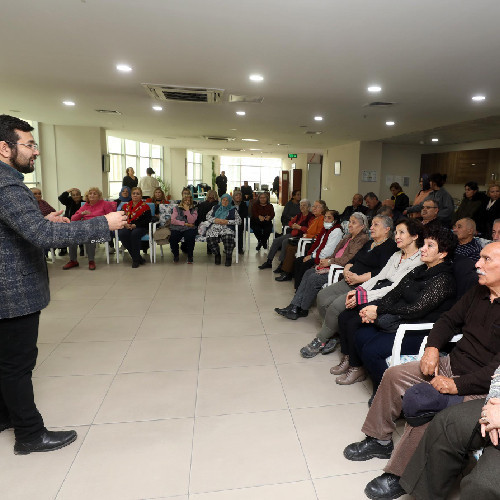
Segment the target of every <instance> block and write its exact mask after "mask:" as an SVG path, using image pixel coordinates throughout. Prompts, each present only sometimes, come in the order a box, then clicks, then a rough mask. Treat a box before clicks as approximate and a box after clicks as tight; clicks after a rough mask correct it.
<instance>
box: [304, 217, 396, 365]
mask: <svg viewBox="0 0 500 500" xmlns="http://www.w3.org/2000/svg"><path fill="white" fill-rule="evenodd" d="M349 224H350V225H351V224H353V225H354V227H353V228H352V229H350V231H351V230H354V231H360V232H365V233H366V232H367V231H368V220H367V218H366V215H364V214H362V213H360V212H355V213H353V214H352V215H351V218H350V219H349ZM359 226H361V227H360V228H359ZM370 231H371V236H372V238H373V239H372V240H371V241H367V242H366V243H365V244H364V245H363V247H362V248H361V249H360V250H359V251H358V252H356V253H355V254H354V256H353V257H352V258H351V259H350V261H349V262H348V263H347V265H346V266H345V267H344V279H343V280H342V281H339V282H338V283H334V284H333V285H330V286H328V287H326V288H323V289H322V290H321V291H320V292H319V293H318V296H317V307H318V311H319V313H320V316H321V317H323V318H324V321H323V326H322V328H321V330H320V331H319V332H318V334H317V336H316V338H314V339H313V340H312V342H310V343H309V344H308V345H306V346H305V347H303V348H302V349H301V351H300V354H301V355H302V356H303V357H305V358H311V357H313V356H316V354H318V352H325V351H326V354H328V353H330V352H332V351H333V350H334V349H335V346H336V344H337V341H336V339H333V337H334V335H335V334H336V333H337V332H338V315H339V314H340V313H341V312H342V311H343V310H344V309H345V300H346V297H347V294H348V292H350V291H351V290H354V289H355V287H356V286H357V285H360V284H361V283H364V282H365V281H368V280H369V279H370V278H371V277H372V276H375V275H377V274H378V273H380V271H381V270H382V268H383V267H384V266H385V265H386V264H387V261H388V260H389V258H390V257H391V255H392V254H393V253H394V252H395V251H396V250H397V247H396V243H394V240H393V239H392V237H391V236H392V219H391V218H390V217H387V216H386V215H376V216H375V217H374V218H373V220H372V225H371V227H370Z"/></svg>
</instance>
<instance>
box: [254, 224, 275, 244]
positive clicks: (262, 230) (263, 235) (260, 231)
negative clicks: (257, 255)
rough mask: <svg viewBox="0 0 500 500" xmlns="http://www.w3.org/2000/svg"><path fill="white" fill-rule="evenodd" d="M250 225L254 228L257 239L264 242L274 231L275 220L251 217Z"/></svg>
mask: <svg viewBox="0 0 500 500" xmlns="http://www.w3.org/2000/svg"><path fill="white" fill-rule="evenodd" d="M250 227H251V228H252V230H253V232H254V234H255V237H256V238H257V241H258V242H259V243H260V244H262V243H265V242H266V241H267V240H268V239H269V236H270V235H271V233H272V232H273V221H272V220H259V219H250Z"/></svg>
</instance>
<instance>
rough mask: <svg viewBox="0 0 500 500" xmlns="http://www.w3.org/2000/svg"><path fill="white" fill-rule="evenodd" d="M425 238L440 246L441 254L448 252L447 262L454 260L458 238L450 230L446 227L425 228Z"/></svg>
mask: <svg viewBox="0 0 500 500" xmlns="http://www.w3.org/2000/svg"><path fill="white" fill-rule="evenodd" d="M424 238H428V239H431V240H434V241H435V242H436V243H437V244H438V250H439V252H446V253H447V254H448V255H447V256H446V257H445V260H450V259H453V255H454V253H455V248H457V246H458V238H457V236H456V235H455V233H453V232H452V231H450V230H449V229H446V228H444V227H430V228H428V227H426V228H424Z"/></svg>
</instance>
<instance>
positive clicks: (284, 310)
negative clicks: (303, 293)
mask: <svg viewBox="0 0 500 500" xmlns="http://www.w3.org/2000/svg"><path fill="white" fill-rule="evenodd" d="M292 307H293V304H290V305H288V306H286V307H275V308H274V310H275V311H276V312H277V313H278V314H281V316H284V315H285V314H286V313H287V312H288V311H290V309H292Z"/></svg>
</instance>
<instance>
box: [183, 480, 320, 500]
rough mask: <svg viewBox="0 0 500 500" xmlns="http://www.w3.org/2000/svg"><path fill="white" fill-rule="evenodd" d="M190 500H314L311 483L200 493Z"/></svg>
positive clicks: (303, 482)
mask: <svg viewBox="0 0 500 500" xmlns="http://www.w3.org/2000/svg"><path fill="white" fill-rule="evenodd" d="M189 498H190V500H256V499H258V500H316V493H315V492H314V487H313V484H312V481H300V482H296V483H286V484H273V485H269V486H256V487H254V488H242V489H239V490H227V491H219V492H215V493H200V494H194V495H190V496H189Z"/></svg>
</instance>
